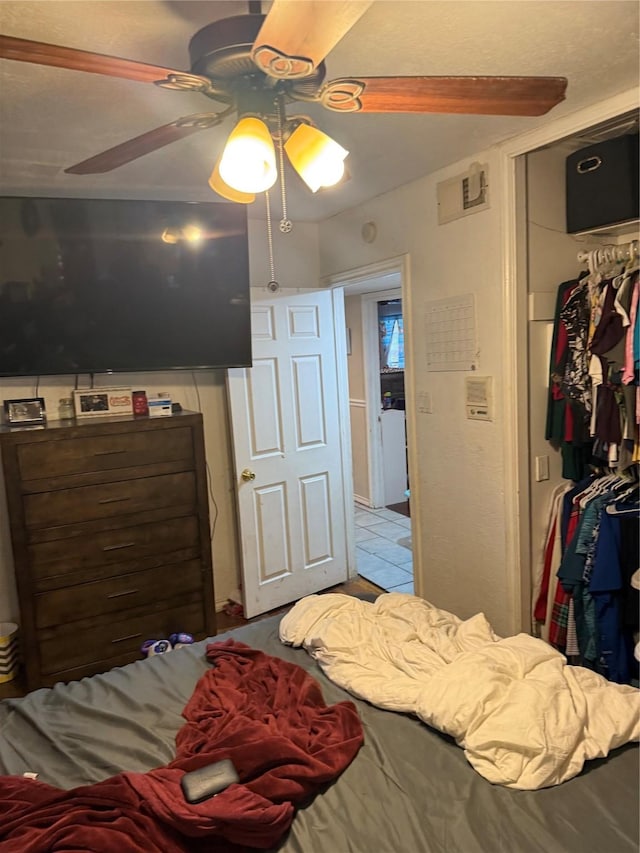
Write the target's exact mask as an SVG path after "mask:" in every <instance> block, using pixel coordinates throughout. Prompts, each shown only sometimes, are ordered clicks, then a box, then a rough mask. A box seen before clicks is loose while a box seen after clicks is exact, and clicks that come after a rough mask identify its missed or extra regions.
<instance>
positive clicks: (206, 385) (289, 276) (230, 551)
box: [0, 219, 319, 621]
mask: <svg viewBox="0 0 640 853" xmlns="http://www.w3.org/2000/svg"><path fill="white" fill-rule="evenodd" d="M274 255H275V264H276V277H277V278H278V281H279V283H280V285H281V286H282V287H317V286H318V281H319V266H318V257H319V253H318V231H317V226H316V225H313V224H309V223H301V224H294V230H293V231H292V232H291V233H290V234H281V233H280V232H279V231H278V232H277V233H276V232H274ZM249 263H250V275H251V286H252V289H253V288H256V289H257V290H258V291H260V290H261V289H262V288H264V287H265V286H266V284H267V282H268V281H269V280H270V278H271V275H270V269H269V254H268V249H267V240H266V225H265V223H264V222H263V221H261V220H252V219H251V220H249ZM225 382H226V371H224V370H200V371H196V372H191V371H167V372H166V373H136V374H113V375H111V376H96V377H95V384H96V385H102V386H103V387H104V386H108V385H126V386H128V387H132V388H133V389H136V388H141V389H144V390H145V391H147V393H155V392H157V391H169V392H170V393H171V395H172V399H173V400H174V401H179V402H180V404H181V405H182V407H183V408H184V409H190V410H192V411H201V412H202V415H203V420H204V434H205V452H206V458H207V462H208V465H209V470H210V474H211V494H210V500H209V512H210V517H211V522H212V524H213V521H214V518H215V516H216V513H218V516H217V520H216V522H215V530H214V537H213V543H212V549H213V578H214V586H215V596H216V604H217V609H221V607H222V606H223V605H224V603H225V602H226V600H227V599H228V598H229V597H230V596H232V595H234V596H235V595H237V590H238V586H239V582H240V556H239V547H238V531H237V522H236V503H235V479H234V476H235V475H234V466H233V459H232V452H231V451H232V445H231V430H230V423H229V415H228V405H227V394H226V384H225ZM74 384H75V376H56V377H53V376H46V377H42V378H41V379H40V381H39V383H38V396H42V397H44V398H45V405H46V410H47V412H48V413H50V416H52V417H56V416H57V408H58V400H59V398H60V397H63V396H68V394H69V393H70V391H71V390H72V389H73V387H74ZM88 384H89V377H88V376H84V375H83V376H80V377H79V386H80V387H87V386H88ZM35 391H36V379H35V377H33V378H19V379H6V378H2V377H0V401H1V400H3V399H10V398H20V397H32V396H35ZM1 478H2V471H1V469H0V621H19V611H18V598H17V592H16V584H15V575H14V569H13V557H12V551H11V540H10V536H9V526H8V520H7V513H6V497H5V492H4V483H3V482H2V480H1ZM211 495H212V496H213V497H211ZM216 506H217V510H216Z"/></svg>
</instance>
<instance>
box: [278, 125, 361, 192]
mask: <svg viewBox="0 0 640 853" xmlns="http://www.w3.org/2000/svg"><path fill="white" fill-rule="evenodd" d="M284 150H285V151H286V152H287V156H288V158H289V160H290V161H291V165H292V166H293V168H294V169H295V170H296V172H297V173H298V174H299V175H300V177H301V178H302V180H303V181H304V182H305V183H306V184H307V186H308V187H309V189H311V190H313V192H314V193H315V192H317V191H318V190H319V189H320V187H331V186H333V185H334V184H337V183H338V181H339V180H340V178H341V177H342V176H343V175H344V160H345V157H346V156H347V155H348V153H349V152H348V151H347V150H346V148H343V147H342V145H338V143H337V142H335V141H334V140H333V139H331V137H330V136H327V134H326V133H323V132H322V131H321V130H318V128H317V127H311V126H310V125H308V124H300V125H298V127H297V128H296V129H295V130H294V132H293V133H292V134H291V136H290V137H289V139H288V140H287V141H286V142H285V145H284Z"/></svg>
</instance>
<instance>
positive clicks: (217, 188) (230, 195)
mask: <svg viewBox="0 0 640 853" xmlns="http://www.w3.org/2000/svg"><path fill="white" fill-rule="evenodd" d="M209 186H210V187H211V189H212V190H213V191H214V192H216V193H218V195H221V196H222V198H226V199H227V200H228V201H235V202H238V203H239V204H251V202H252V201H255V198H256V197H255V194H254V193H241V192H239V191H238V190H234V188H233V187H230V186H229V185H228V184H225V182H224V181H223V180H222V178H221V177H220V160H218V162H217V163H216V165H215V166H214V169H213V172H212V173H211V177H210V178H209Z"/></svg>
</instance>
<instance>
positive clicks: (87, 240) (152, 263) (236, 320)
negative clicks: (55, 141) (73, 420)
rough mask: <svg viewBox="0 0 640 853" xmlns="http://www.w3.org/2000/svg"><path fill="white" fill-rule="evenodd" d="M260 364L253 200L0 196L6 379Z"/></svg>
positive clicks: (0, 357) (0, 348)
mask: <svg viewBox="0 0 640 853" xmlns="http://www.w3.org/2000/svg"><path fill="white" fill-rule="evenodd" d="M250 364H251V328H250V305H249V252H248V239H247V218H246V209H245V208H244V206H243V205H235V204H229V203H226V202H211V203H198V202H196V203H190V202H175V201H125V200H107V199H77V198H33V197H29V198H17V197H2V198H0V376H38V375H52V374H69V373H112V372H120V371H122V372H132V371H135V372H142V371H151V370H168V369H189V370H194V369H198V368H213V367H241V366H248V365H250Z"/></svg>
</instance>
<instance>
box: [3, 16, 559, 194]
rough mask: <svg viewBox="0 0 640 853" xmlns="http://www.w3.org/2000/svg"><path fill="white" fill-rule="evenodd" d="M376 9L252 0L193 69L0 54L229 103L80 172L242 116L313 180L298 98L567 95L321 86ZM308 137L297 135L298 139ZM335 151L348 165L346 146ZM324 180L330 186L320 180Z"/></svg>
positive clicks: (388, 100)
mask: <svg viewBox="0 0 640 853" xmlns="http://www.w3.org/2000/svg"><path fill="white" fill-rule="evenodd" d="M370 5H371V0H363V2H361V1H360V0H358V1H357V2H346V0H334V2H326V0H305V2H299V0H274V2H273V4H272V6H271V8H270V10H269V12H268V14H267V15H263V14H262V13H261V3H260V2H253V0H251V2H249V14H246V15H239V16H234V17H230V18H223V19H220V20H218V21H215V22H214V23H212V24H209V25H208V26H205V27H204V28H202V29H201V30H199V31H198V32H196V33H195V35H194V36H193V37H192V39H191V41H190V42H189V54H190V59H191V68H190V70H189V72H185V71H178V70H175V69H172V68H164V67H161V66H156V65H149V64H147V63H144V62H137V61H135V60H130V59H122V58H119V57H114V56H107V55H103V54H99V53H92V52H90V51H84V50H77V49H75V48H69V47H64V46H62V45H54V44H46V43H44V42H36V41H30V40H27V39H22V38H15V37H13V36H8V35H1V34H0V57H2V58H4V59H12V60H17V61H19V62H31V63H36V64H39V65H49V66H57V67H61V68H69V69H72V70H76V71H85V72H90V73H94V74H104V75H107V76H111V77H123V78H125V79H129V80H136V81H139V82H141V83H154V84H155V85H157V86H161V87H164V88H168V89H176V90H182V91H190V92H194V91H196V92H200V93H202V94H203V95H205V96H206V97H208V98H211V99H213V100H215V101H218V102H219V103H221V104H222V105H224V107H223V109H221V110H220V111H219V112H210V113H197V114H195V115H189V116H184V117H182V118H178V119H176V120H175V121H173V122H170V123H169V124H165V125H163V126H161V127H157V128H155V129H153V130H150V131H147V132H146V133H143V134H142V135H140V136H137V137H135V138H133V139H129V140H127V141H126V142H123V143H121V144H119V145H116V146H114V147H113V148H109V149H108V150H106V151H103V152H101V153H100V154H97V155H95V156H93V157H90V158H89V159H87V160H84V161H82V162H81V163H76V164H75V165H73V166H70V167H69V168H67V169H65V172H68V173H70V174H75V175H87V174H99V173H103V172H109V171H112V170H113V169H116V168H118V167H119V166H122V165H124V164H125V163H129V162H131V161H132V160H136V159H137V158H139V157H142V156H144V155H145V154H149V153H151V152H152V151H156V150H157V149H159V148H162V147H163V146H165V145H169V144H171V143H173V142H176V141H177V140H179V139H183V138H184V137H187V136H189V135H191V134H193V133H197V132H199V131H202V130H206V129H208V128H211V127H214V126H216V125H219V124H220V123H221V122H223V121H224V120H225V119H226V118H227V116H229V115H231V114H232V113H237V115H238V118H239V119H241V120H242V119H243V118H247V117H253V118H254V119H256V118H257V119H258V120H259V123H262V124H264V125H266V127H267V129H268V135H270V136H271V137H273V138H276V139H279V141H280V143H281V149H280V153H281V155H282V144H283V143H284V147H285V149H286V150H287V153H288V154H289V159H290V160H291V162H292V164H293V165H294V168H296V170H297V171H298V172H299V173H300V174H301V176H302V177H303V178H304V179H305V180H307V178H306V177H305V175H304V174H303V166H304V164H302V165H301V164H300V163H299V162H296V159H297V158H298V159H299V157H300V155H301V151H300V149H301V148H304V146H305V145H307V144H311V147H313V145H314V144H315V149H314V150H316V153H317V150H319V149H318V145H320V142H319V141H318V140H320V137H324V134H320V136H319V137H318V139H316V141H315V143H307V141H305V142H304V145H301V144H298V145H296V144H294V143H295V139H294V136H295V133H296V131H297V130H298V129H299V128H300V127H302V128H303V130H304V128H307V129H308V128H310V127H313V122H311V120H310V119H309V118H308V117H306V116H291V115H287V107H289V106H290V105H291V104H292V103H294V102H303V103H315V104H321V105H322V106H323V107H325V108H326V109H329V110H334V111H338V112H362V113H467V114H478V115H513V116H538V115H543V114H544V113H546V112H548V111H549V110H550V109H551V108H552V107H554V106H555V105H556V104H558V103H559V102H560V101H562V100H563V99H564V93H565V89H566V85H567V80H566V78H564V77H421V76H412V77H406V76H405V77H403V76H390V77H353V78H340V79H335V80H329V81H328V82H325V74H326V69H325V64H324V60H325V57H326V56H327V55H328V54H329V53H330V51H331V50H332V49H333V48H334V47H335V45H336V44H337V43H338V42H339V41H340V39H342V38H343V36H344V35H345V34H346V33H347V32H348V31H349V30H350V29H351V28H352V27H353V26H354V25H355V24H356V23H357V21H358V20H359V18H360V17H361V16H362V15H363V14H364V13H365V12H366V10H367V9H368V8H369V6H370ZM238 127H239V125H238ZM236 129H237V128H236ZM309 132H310V131H308V130H307V131H306V133H309ZM234 133H235V131H234ZM318 133H319V132H318ZM302 135H304V134H300V133H299V134H298V137H299V140H298V142H299V143H300V139H301V137H302ZM232 136H233V134H232ZM326 139H329V138H328V137H326ZM285 140H286V141H285ZM321 141H322V143H323V144H324V142H325V140H321ZM329 142H333V141H332V140H330V139H329ZM333 144H334V145H337V143H333ZM271 145H272V143H271ZM287 145H289V146H290V147H289V148H287ZM320 147H322V146H320ZM337 147H338V148H339V149H340V152H338V155H337V156H338V159H339V160H340V162H342V161H343V160H344V157H345V156H346V154H347V152H346V151H345V150H344V149H341V148H340V146H337ZM272 148H273V146H272ZM323 150H324V149H323ZM296 152H297V153H296ZM342 152H343V153H342ZM302 153H304V152H302ZM303 159H304V157H303ZM221 165H224V164H221V162H220V160H219V161H218V163H217V164H216V169H214V174H213V175H212V178H211V180H210V183H211V185H212V187H213V188H214V189H216V190H217V191H219V192H221V194H222V195H225V190H228V189H229V186H231V188H232V190H234V191H235V192H236V193H237V195H238V197H236V198H233V200H235V201H251V200H253V195H252V191H251V190H246V189H240V188H239V187H234V185H233V183H232V181H230V180H229V177H228V173H225V174H224V175H223V178H222V180H220V170H219V169H218V167H219V166H221ZM281 165H282V161H281ZM273 169H275V155H274V157H273ZM334 171H335V170H334ZM338 171H340V170H338ZM216 172H218V175H217V178H216ZM336 174H337V172H336ZM340 174H341V172H340ZM273 180H275V177H274V178H273ZM216 181H217V184H216ZM272 183H273V181H272ZM307 183H309V181H307ZM309 185H310V186H311V188H312V189H313V188H314V187H313V186H312V185H311V183H309ZM322 185H328V184H327V183H326V182H325V183H324V184H319V185H318V186H322ZM315 188H316V189H317V188H318V187H317V186H316V187H315ZM256 191H258V190H256ZM260 191H261V190H260ZM232 195H233V193H232V194H231V195H229V194H228V193H227V194H226V197H227V198H232Z"/></svg>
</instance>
